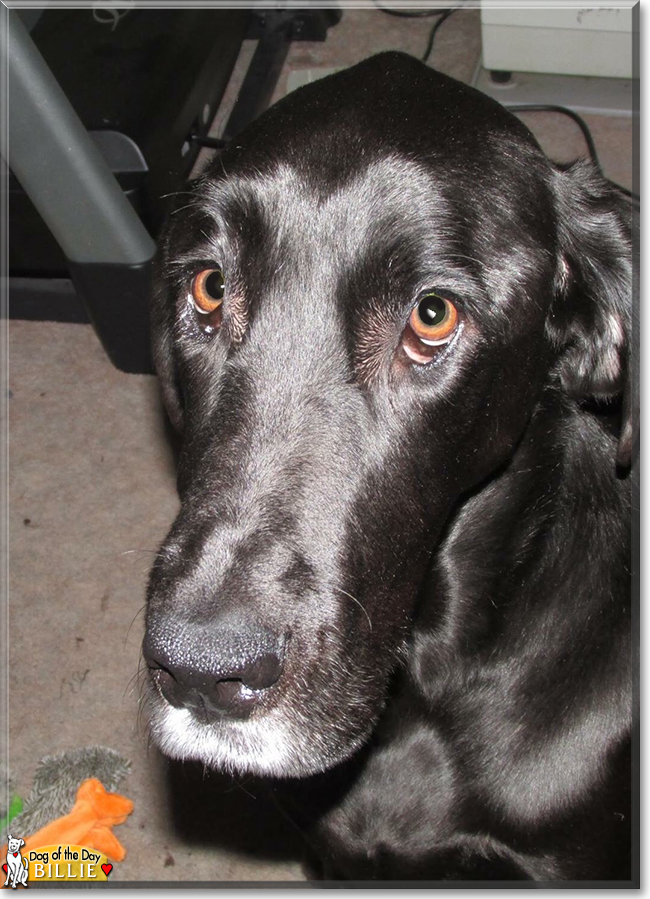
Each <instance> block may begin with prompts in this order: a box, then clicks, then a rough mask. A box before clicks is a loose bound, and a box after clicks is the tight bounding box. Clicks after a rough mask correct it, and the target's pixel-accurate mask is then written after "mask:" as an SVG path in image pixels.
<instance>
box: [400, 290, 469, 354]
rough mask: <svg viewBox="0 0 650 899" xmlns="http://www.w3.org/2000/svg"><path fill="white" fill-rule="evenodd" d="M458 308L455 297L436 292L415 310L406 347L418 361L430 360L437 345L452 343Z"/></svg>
mask: <svg viewBox="0 0 650 899" xmlns="http://www.w3.org/2000/svg"><path fill="white" fill-rule="evenodd" d="M458 324H459V318H458V310H457V309H456V307H455V306H454V304H453V303H452V302H451V300H448V299H446V298H445V297H441V296H439V295H438V294H436V293H427V294H425V295H424V296H423V297H422V298H421V299H420V300H419V302H418V304H417V306H415V308H414V309H413V311H412V312H411V315H410V318H409V321H408V325H407V326H406V329H405V331H404V337H403V341H402V343H403V346H404V351H405V352H406V355H407V356H408V357H409V358H410V359H412V360H413V361H414V362H419V363H425V362H428V361H429V360H430V359H431V358H432V357H433V356H434V355H435V352H436V349H435V348H436V347H439V346H442V345H443V344H445V343H449V341H450V340H451V338H452V337H453V336H454V333H455V331H456V329H457V328H458Z"/></svg>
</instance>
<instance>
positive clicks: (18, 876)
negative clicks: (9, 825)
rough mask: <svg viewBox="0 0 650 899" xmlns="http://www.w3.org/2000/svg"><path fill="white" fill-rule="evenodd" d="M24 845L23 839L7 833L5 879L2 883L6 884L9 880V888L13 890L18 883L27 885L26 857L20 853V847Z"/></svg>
mask: <svg viewBox="0 0 650 899" xmlns="http://www.w3.org/2000/svg"><path fill="white" fill-rule="evenodd" d="M24 845H25V841H24V840H21V839H16V838H15V837H12V836H11V834H7V879H6V880H5V883H4V885H5V886H7V884H8V883H9V881H11V889H12V890H15V889H16V887H17V886H18V884H21V886H24V887H26V886H27V870H28V867H29V866H28V864H27V859H26V858H23V857H22V855H21V854H20V847H21V846H24Z"/></svg>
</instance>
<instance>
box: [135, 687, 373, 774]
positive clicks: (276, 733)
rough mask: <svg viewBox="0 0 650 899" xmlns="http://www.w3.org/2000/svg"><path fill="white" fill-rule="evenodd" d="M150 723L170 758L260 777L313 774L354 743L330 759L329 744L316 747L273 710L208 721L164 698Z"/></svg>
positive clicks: (337, 758) (354, 746)
mask: <svg viewBox="0 0 650 899" xmlns="http://www.w3.org/2000/svg"><path fill="white" fill-rule="evenodd" d="M150 726H151V731H152V734H153V737H154V740H155V742H156V744H157V745H158V747H159V748H160V749H161V750H162V751H163V752H164V753H165V754H166V755H169V756H171V757H172V758H176V759H188V760H189V759H194V760H197V761H201V762H203V763H204V764H205V765H208V766H210V767H212V768H218V769H219V770H222V771H228V772H230V773H233V774H234V773H236V774H255V775H261V776H265V777H306V776H308V775H310V774H317V773H319V772H321V771H324V770H325V769H326V768H329V767H331V766H332V765H334V764H336V762H338V761H340V760H342V758H343V757H344V755H345V756H347V755H349V754H351V753H352V751H353V750H354V749H356V748H357V745H358V744H355V745H353V746H350V747H347V748H348V749H349V752H346V753H344V754H342V755H340V756H337V757H333V753H332V747H331V746H329V747H328V746H320V747H318V748H316V746H317V744H318V741H317V740H314V739H313V735H310V737H306V736H305V734H304V732H303V733H301V732H300V731H299V730H296V729H294V728H292V727H290V726H289V725H288V723H287V721H286V717H285V716H284V715H281V713H280V712H279V711H278V710H272V711H269V712H268V713H267V714H265V715H264V717H263V718H260V719H256V718H250V719H248V720H245V721H236V720H229V721H224V722H223V723H217V724H210V725H209V724H202V723H201V722H200V721H197V720H196V718H194V716H193V715H192V714H191V713H190V712H189V711H188V710H187V709H177V708H174V707H173V706H171V705H169V703H167V702H164V704H162V705H161V704H159V703H156V704H155V708H153V709H152V712H151V716H150ZM360 742H362V741H359V743H360ZM315 744H316V745H315ZM319 750H320V751H319Z"/></svg>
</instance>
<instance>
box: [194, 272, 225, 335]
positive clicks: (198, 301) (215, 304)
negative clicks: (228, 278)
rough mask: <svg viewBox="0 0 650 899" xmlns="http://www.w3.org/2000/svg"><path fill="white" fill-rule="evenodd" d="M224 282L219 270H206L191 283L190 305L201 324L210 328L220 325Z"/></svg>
mask: <svg viewBox="0 0 650 899" xmlns="http://www.w3.org/2000/svg"><path fill="white" fill-rule="evenodd" d="M225 289H226V282H225V280H224V277H223V272H222V271H221V269H220V268H206V269H203V271H201V272H199V273H198V275H196V276H195V277H194V279H193V281H192V303H193V304H194V309H195V310H196V312H197V313H198V315H199V320H200V322H201V324H204V325H207V326H209V327H211V328H215V327H217V326H218V325H219V324H220V323H221V306H222V304H223V296H224V293H225Z"/></svg>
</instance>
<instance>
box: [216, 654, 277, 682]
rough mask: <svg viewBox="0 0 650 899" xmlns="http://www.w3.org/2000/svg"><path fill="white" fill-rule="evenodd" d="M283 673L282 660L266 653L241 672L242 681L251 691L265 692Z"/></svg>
mask: <svg viewBox="0 0 650 899" xmlns="http://www.w3.org/2000/svg"><path fill="white" fill-rule="evenodd" d="M281 673H282V658H281V657H280V656H279V655H276V654H275V653H271V652H266V653H264V654H263V655H261V656H259V658H257V659H256V660H255V661H254V662H253V663H252V664H250V665H248V666H247V667H246V668H245V669H244V670H243V671H242V672H241V674H240V679H241V682H242V683H243V684H244V686H245V687H248V688H249V689H250V690H265V689H267V687H272V686H273V684H274V683H275V682H276V681H277V679H278V678H279V677H280V674H281ZM222 680H228V678H222Z"/></svg>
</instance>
